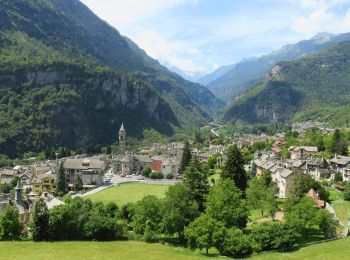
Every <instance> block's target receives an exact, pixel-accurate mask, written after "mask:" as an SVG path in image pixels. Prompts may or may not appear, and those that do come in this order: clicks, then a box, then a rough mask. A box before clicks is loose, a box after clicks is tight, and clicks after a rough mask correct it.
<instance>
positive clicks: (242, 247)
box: [218, 228, 253, 257]
mask: <svg viewBox="0 0 350 260" xmlns="http://www.w3.org/2000/svg"><path fill="white" fill-rule="evenodd" d="M218 249H219V251H220V254H222V255H225V256H233V257H242V256H247V255H250V254H252V253H253V247H252V243H251V241H250V239H249V237H248V236H247V235H245V234H243V232H242V230H240V229H237V228H230V229H229V230H228V231H227V233H226V235H225V237H224V241H223V243H222V244H221V245H220V246H219V248H218Z"/></svg>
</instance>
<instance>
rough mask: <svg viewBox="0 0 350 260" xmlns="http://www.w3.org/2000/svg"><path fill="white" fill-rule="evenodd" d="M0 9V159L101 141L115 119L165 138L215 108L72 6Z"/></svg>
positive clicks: (33, 1) (28, 2) (23, 0)
mask: <svg viewBox="0 0 350 260" xmlns="http://www.w3.org/2000/svg"><path fill="white" fill-rule="evenodd" d="M0 3H1V8H0V79H1V80H0V92H1V95H0V107H1V110H0V154H1V153H7V154H10V155H11V156H16V155H18V154H19V153H22V152H24V151H42V150H43V149H46V148H48V147H50V146H53V145H60V146H67V147H79V146H82V145H87V144H89V145H93V144H101V145H105V144H111V143H113V142H115V140H116V139H117V129H118V128H119V126H120V124H121V123H122V122H124V123H125V125H126V126H127V130H128V133H129V134H131V135H133V136H138V137H139V136H140V135H141V133H142V130H143V129H145V128H154V129H156V130H157V131H159V132H161V133H162V134H167V135H171V134H173V133H174V127H182V128H184V127H185V128H186V127H190V126H194V125H201V124H204V123H207V122H208V121H209V120H211V117H210V116H209V115H208V113H212V114H213V113H214V112H215V111H216V110H217V108H221V107H222V106H223V103H222V102H221V101H220V100H218V99H217V98H216V97H215V96H214V95H213V94H212V93H211V92H210V91H209V90H207V89H206V88H205V87H203V86H201V85H199V84H194V83H192V82H189V81H186V80H184V79H183V78H181V77H180V76H178V75H177V74H175V73H173V72H170V71H169V70H167V69H166V68H165V67H163V66H161V65H160V64H159V63H158V62H157V61H156V60H154V59H152V58H150V57H149V56H147V54H146V53H145V52H144V51H143V50H141V49H140V48H139V47H138V46H137V45H136V44H135V43H133V42H131V41H130V40H127V39H125V38H124V37H123V36H121V35H120V34H119V32H118V31H117V30H116V29H114V28H113V27H111V26H110V25H108V24H107V23H106V22H104V21H102V20H101V19H99V18H98V17H97V16H96V15H95V14H94V13H93V12H91V11H90V10H89V9H88V8H87V7H86V6H85V5H83V4H82V3H81V2H80V1H78V0H1V1H0ZM69 70H72V71H73V72H75V73H70V72H69ZM68 72H69V73H68ZM33 102H34V103H33ZM31 103H33V104H35V105H33V106H32V107H31V105H30V104H31ZM204 110H206V111H207V113H206V112H205V111H204ZM73 119H74V120H73ZM72 120H73V121H72ZM79 137H81V138H79Z"/></svg>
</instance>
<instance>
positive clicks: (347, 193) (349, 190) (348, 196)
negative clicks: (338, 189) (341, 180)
mask: <svg viewBox="0 0 350 260" xmlns="http://www.w3.org/2000/svg"><path fill="white" fill-rule="evenodd" d="M343 194H344V200H350V183H347V184H346V187H345V190H344V192H343Z"/></svg>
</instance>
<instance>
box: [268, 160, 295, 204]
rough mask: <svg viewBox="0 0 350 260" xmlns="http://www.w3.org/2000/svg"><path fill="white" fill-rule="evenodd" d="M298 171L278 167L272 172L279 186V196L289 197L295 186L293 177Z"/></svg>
mask: <svg viewBox="0 0 350 260" xmlns="http://www.w3.org/2000/svg"><path fill="white" fill-rule="evenodd" d="M296 174H297V173H295V172H293V171H292V170H290V169H287V168H281V167H278V168H277V169H275V170H274V171H272V172H271V178H272V181H273V182H274V183H276V185H277V188H278V197H279V198H287V197H288V196H289V194H290V192H291V190H292V188H293V186H294V180H293V177H294V176H295V175H296Z"/></svg>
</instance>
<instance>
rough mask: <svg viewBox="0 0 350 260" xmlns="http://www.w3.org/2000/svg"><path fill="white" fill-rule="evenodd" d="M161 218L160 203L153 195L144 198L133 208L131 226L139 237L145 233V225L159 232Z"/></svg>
mask: <svg viewBox="0 0 350 260" xmlns="http://www.w3.org/2000/svg"><path fill="white" fill-rule="evenodd" d="M162 218H163V215H162V201H161V200H160V199H159V198H157V197H156V196H153V195H149V196H145V197H144V198H143V199H142V200H140V201H138V202H136V203H135V205H134V207H133V210H132V217H131V219H132V221H131V226H132V227H133V229H134V231H135V233H137V234H141V235H143V234H144V233H145V230H146V224H147V223H148V226H149V228H152V229H153V231H155V232H159V230H160V223H161V222H162Z"/></svg>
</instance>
